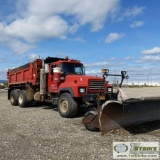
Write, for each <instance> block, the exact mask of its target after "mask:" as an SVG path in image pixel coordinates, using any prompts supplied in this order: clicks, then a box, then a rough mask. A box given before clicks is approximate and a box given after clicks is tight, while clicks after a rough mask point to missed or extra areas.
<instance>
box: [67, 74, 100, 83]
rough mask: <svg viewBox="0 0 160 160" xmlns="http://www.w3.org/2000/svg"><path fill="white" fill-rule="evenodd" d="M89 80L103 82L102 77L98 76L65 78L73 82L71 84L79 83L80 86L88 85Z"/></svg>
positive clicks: (71, 76) (69, 76) (68, 76)
mask: <svg viewBox="0 0 160 160" xmlns="http://www.w3.org/2000/svg"><path fill="white" fill-rule="evenodd" d="M89 80H95V81H96V80H99V81H102V80H103V78H102V77H97V76H87V75H67V76H66V77H65V81H67V82H71V83H78V84H84V85H85V84H88V81H89Z"/></svg>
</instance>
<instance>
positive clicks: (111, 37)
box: [105, 33, 125, 43]
mask: <svg viewBox="0 0 160 160" xmlns="http://www.w3.org/2000/svg"><path fill="white" fill-rule="evenodd" d="M124 36H125V35H124V34H118V33H110V34H109V35H108V36H107V37H106V39H105V43H112V42H114V41H116V40H118V39H120V38H122V37H124Z"/></svg>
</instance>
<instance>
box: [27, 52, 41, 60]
mask: <svg viewBox="0 0 160 160" xmlns="http://www.w3.org/2000/svg"><path fill="white" fill-rule="evenodd" d="M38 58H39V55H38V54H34V53H32V54H29V55H28V59H29V60H30V61H33V60H35V59H38Z"/></svg>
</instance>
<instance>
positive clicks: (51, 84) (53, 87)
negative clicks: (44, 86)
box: [48, 63, 58, 92]
mask: <svg viewBox="0 0 160 160" xmlns="http://www.w3.org/2000/svg"><path fill="white" fill-rule="evenodd" d="M56 67H57V64H56V63H52V64H51V65H50V67H49V73H48V91H49V92H57V91H58V83H57V81H56V79H55V78H56V77H55V76H56V74H55V73H54V68H56Z"/></svg>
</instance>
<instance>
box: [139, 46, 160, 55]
mask: <svg viewBox="0 0 160 160" xmlns="http://www.w3.org/2000/svg"><path fill="white" fill-rule="evenodd" d="M141 53H142V54H160V47H154V48H152V49H149V50H142V52H141Z"/></svg>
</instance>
